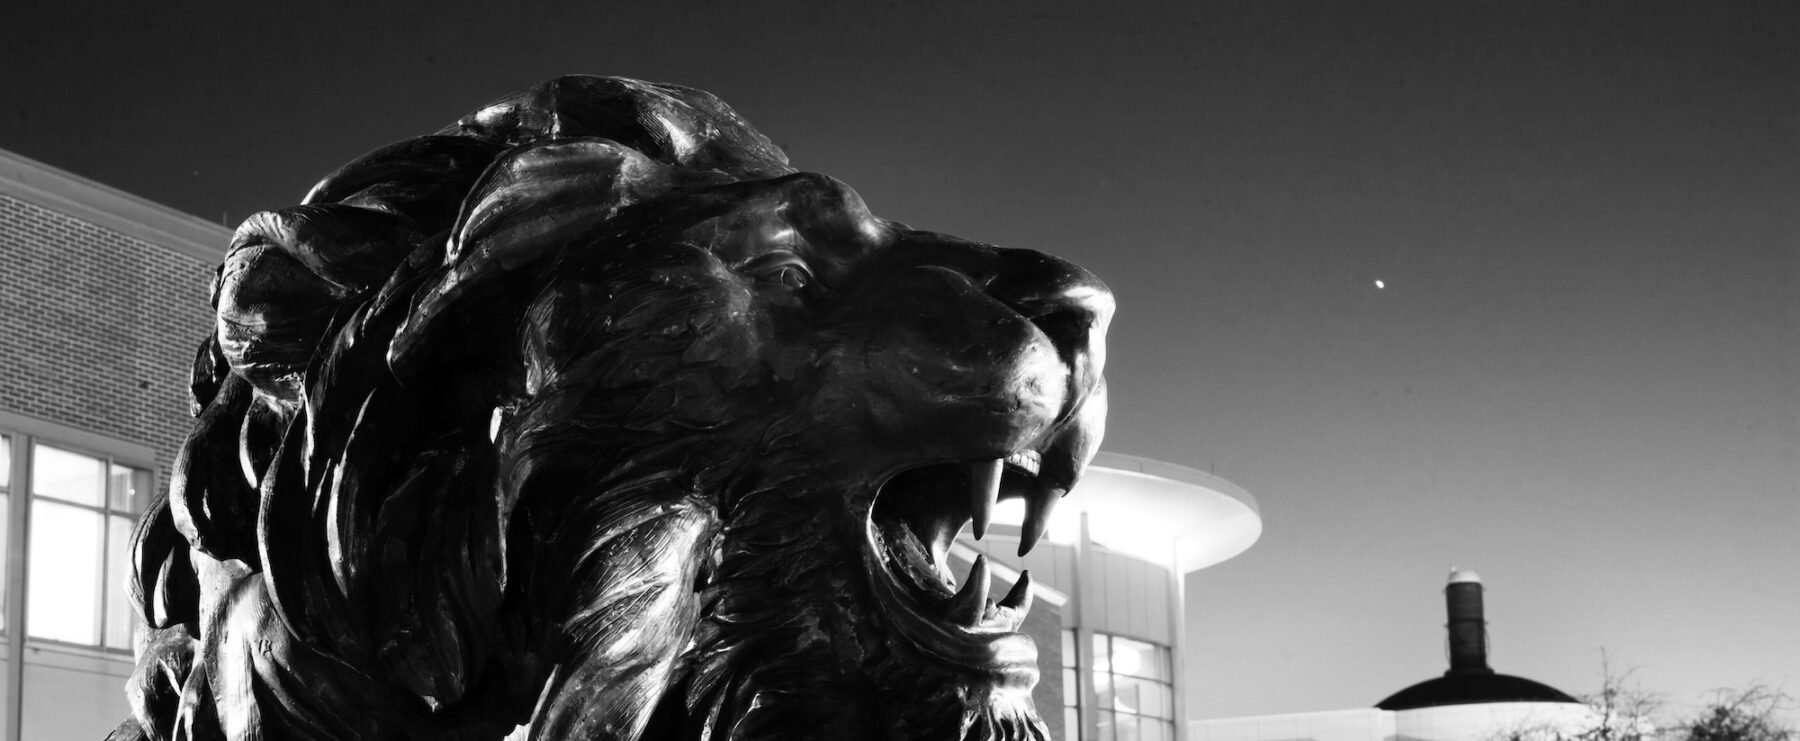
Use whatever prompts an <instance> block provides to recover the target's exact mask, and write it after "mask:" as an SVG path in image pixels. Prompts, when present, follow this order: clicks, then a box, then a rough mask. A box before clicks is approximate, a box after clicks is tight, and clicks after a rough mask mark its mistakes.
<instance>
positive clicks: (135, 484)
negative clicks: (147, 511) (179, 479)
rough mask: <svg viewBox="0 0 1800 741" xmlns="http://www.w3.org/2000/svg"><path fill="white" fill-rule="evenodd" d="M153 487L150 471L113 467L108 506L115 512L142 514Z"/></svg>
mask: <svg viewBox="0 0 1800 741" xmlns="http://www.w3.org/2000/svg"><path fill="white" fill-rule="evenodd" d="M152 486H154V484H152V483H151V481H150V472H149V471H146V470H143V469H141V468H132V467H130V466H119V465H115V466H113V467H112V485H111V486H110V487H108V491H109V494H110V495H111V496H110V497H109V499H110V501H109V502H107V506H108V507H111V508H112V509H113V511H115V512H142V511H144V503H145V502H147V501H149V499H150V494H151V492H150V489H151V487H152Z"/></svg>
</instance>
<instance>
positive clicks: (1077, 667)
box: [1062, 630, 1081, 738]
mask: <svg viewBox="0 0 1800 741" xmlns="http://www.w3.org/2000/svg"><path fill="white" fill-rule="evenodd" d="M1062 688H1063V736H1064V737H1065V738H1081V652H1080V651H1076V650H1075V631H1073V630H1065V631H1063V632H1062Z"/></svg>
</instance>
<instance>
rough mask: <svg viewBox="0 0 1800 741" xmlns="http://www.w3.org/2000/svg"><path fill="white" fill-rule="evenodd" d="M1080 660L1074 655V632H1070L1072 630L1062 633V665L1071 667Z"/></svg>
mask: <svg viewBox="0 0 1800 741" xmlns="http://www.w3.org/2000/svg"><path fill="white" fill-rule="evenodd" d="M1080 658H1081V657H1080V656H1079V655H1077V654H1076V653H1075V631H1072V630H1065V631H1063V632H1062V665H1063V666H1067V667H1073V666H1075V665H1076V663H1077V662H1078V661H1079V660H1080Z"/></svg>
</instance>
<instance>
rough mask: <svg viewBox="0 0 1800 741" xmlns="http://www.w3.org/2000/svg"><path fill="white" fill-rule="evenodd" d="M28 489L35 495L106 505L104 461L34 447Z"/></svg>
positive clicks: (37, 446)
mask: <svg viewBox="0 0 1800 741" xmlns="http://www.w3.org/2000/svg"><path fill="white" fill-rule="evenodd" d="M31 490H32V492H34V493H36V494H37V495H38V496H44V497H56V498H57V499H62V500H65V501H70V502H75V503H77V504H86V505H91V506H94V507H98V506H100V505H102V504H105V503H106V500H105V496H106V474H105V462H104V461H101V460H100V459H98V458H90V457H88V456H85V455H81V454H80V453H71V452H69V451H66V450H58V449H56V448H51V447H47V446H43V445H34V446H32V458H31Z"/></svg>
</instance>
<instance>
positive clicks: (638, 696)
mask: <svg viewBox="0 0 1800 741" xmlns="http://www.w3.org/2000/svg"><path fill="white" fill-rule="evenodd" d="M213 303H214V306H215V307H216V309H217V318H218V320H217V326H216V329H215V332H214V334H213V335H212V336H211V337H209V338H208V339H207V340H206V341H205V342H204V343H203V345H202V347H201V349H200V352H199V354H198V357H197V358H196V360H195V365H194V377H193V384H192V386H193V395H194V409H195V415H196V417H197V419H198V421H197V424H196V426H195V428H194V430H193V432H192V433H191V435H190V437H189V438H188V440H187V443H186V445H185V446H184V447H183V449H182V451H181V453H180V455H179V457H178V460H177V462H176V465H175V472H174V476H173V480H172V484H171V486H170V489H169V492H168V494H167V496H166V497H165V498H164V499H162V500H159V501H158V502H157V503H156V505H155V506H154V507H153V508H152V510H151V511H150V512H148V513H147V515H146V516H145V518H144V520H143V522H142V524H141V525H140V526H139V528H138V532H137V534H136V538H135V541H134V549H133V558H134V561H135V562H134V577H135V578H134V583H133V590H134V591H133V594H134V597H135V598H136V600H137V603H138V609H139V610H140V612H141V614H142V615H143V618H144V621H145V629H144V630H142V631H140V632H141V636H140V639H139V646H138V657H139V661H138V668H137V671H136V673H135V675H134V676H133V678H132V680H131V681H130V683H129V686H128V689H127V692H128V694H129V696H130V700H131V703H132V707H133V715H132V718H130V719H128V720H127V721H126V722H125V723H124V724H123V725H121V726H120V727H119V729H118V730H117V731H115V732H114V734H113V738H115V739H139V738H147V739H158V740H162V739H185V740H188V741H203V740H207V739H234V740H235V739H259V740H263V739H266V740H282V739H321V740H333V741H337V740H342V739H500V738H503V737H511V738H516V739H526V738H529V739H619V740H638V739H643V740H657V741H676V740H684V741H685V740H694V741H698V740H701V739H712V740H717V741H726V740H741V741H752V740H755V739H1043V738H1044V737H1045V735H1046V734H1045V730H1044V725H1043V723H1042V721H1040V720H1039V719H1038V718H1037V716H1036V714H1035V711H1034V710H1033V708H1032V707H1031V701H1030V695H1029V691H1030V688H1031V686H1032V685H1033V684H1034V683H1035V682H1036V681H1037V676H1038V675H1037V668H1036V649H1035V648H1034V647H1033V645H1032V642H1031V640H1030V638H1029V637H1026V636H1024V635H1022V634H1020V633H1018V632H1017V628H1018V622H1019V620H1021V619H1022V617H1023V614H1024V611H1025V610H1026V609H1028V607H1029V604H1028V602H1029V600H1028V596H1029V587H1028V585H1026V584H1021V585H1020V586H1016V587H1015V588H1013V590H1012V592H1011V593H1010V594H1008V595H1006V596H1005V597H1002V598H1001V599H999V600H994V599H990V598H989V595H988V594H987V589H988V583H987V582H988V580H987V577H986V575H985V571H984V569H983V566H982V565H981V564H978V565H977V566H976V569H975V571H976V572H980V573H972V574H971V575H970V578H968V579H966V583H965V584H964V586H963V587H961V588H960V589H959V588H957V587H956V580H955V579H954V577H953V576H952V575H951V574H949V573H948V569H947V568H946V566H945V564H946V555H945V554H946V549H947V548H948V546H949V544H950V543H951V541H952V540H953V539H954V538H955V537H956V536H957V534H958V532H959V531H960V530H961V529H962V528H963V527H965V526H967V525H968V524H969V523H970V522H971V521H973V522H974V528H975V530H976V532H977V534H978V535H979V534H980V531H981V530H982V529H983V528H984V527H985V523H986V519H987V517H988V516H989V512H990V511H991V507H992V506H993V502H994V501H995V499H996V498H1008V497H1018V498H1023V499H1025V500H1026V502H1027V512H1028V516H1027V523H1026V525H1025V528H1024V531H1025V534H1024V536H1023V537H1022V539H1021V540H1022V546H1021V550H1026V549H1029V548H1030V547H1031V545H1032V543H1034V542H1035V541H1036V540H1037V538H1038V536H1040V535H1041V534H1042V531H1043V528H1044V526H1045V520H1046V518H1047V517H1048V516H1049V511H1050V507H1051V505H1052V504H1054V503H1055V501H1056V500H1057V499H1058V498H1060V497H1061V496H1063V495H1064V494H1065V493H1067V492H1068V490H1069V489H1070V488H1071V487H1073V486H1074V485H1075V482H1076V480H1077V478H1078V477H1079V476H1080V474H1081V472H1082V469H1083V468H1084V466H1085V465H1086V463H1087V461H1088V460H1089V459H1090V458H1091V457H1092V455H1093V453H1094V451H1095V449H1096V447H1097V445H1098V444H1099V439H1100V436H1101V432H1102V428H1103V420H1104V416H1105V384H1104V382H1103V380H1102V378H1101V366H1102V364H1103V359H1104V354H1105V352H1104V344H1103V342H1104V340H1103V336H1104V333H1105V330H1106V326H1107V323H1108V321H1109V320H1110V317H1111V314H1112V298H1111V295H1110V294H1109V292H1108V291H1107V289H1106V287H1105V286H1104V285H1103V284H1102V283H1100V282H1099V281H1098V280H1097V279H1095V278H1094V277H1093V276H1092V275H1090V274H1089V273H1087V272H1086V271H1084V270H1082V269H1081V268H1078V267H1076V266H1074V265H1072V264H1070V263H1067V262H1064V261H1061V260H1058V259H1056V258H1052V257H1049V256H1046V255H1043V254H1040V253H1037V252H1032V251H1027V250H1015V249H1000V248H997V247H993V246H989V245H985V244H978V243H973V242H967V241H963V240H959V239H956V238H953V237H948V236H944V235H940V234H934V233H930V232H923V231H915V230H913V229H910V228H908V227H906V226H904V225H902V224H899V223H896V222H892V221H886V220H883V219H879V218H876V217H874V216H872V215H871V214H870V213H869V211H868V210H867V209H866V208H865V207H864V205H863V203H862V201H861V199H860V198H859V197H858V196H857V195H856V193H855V192H853V191H852V190H850V188H849V187H847V186H845V185H844V184H842V183H840V182H838V181H836V180H833V179H831V178H828V177H824V176H821V175H815V174H808V173H800V172H796V171H795V170H793V169H792V168H791V167H789V165H788V162H787V158H786V156H785V155H784V154H783V153H782V152H781V151H780V150H779V149H778V148H777V147H775V146H774V145H773V144H771V143H770V141H769V140H768V139H766V138H764V137H763V136H762V135H761V134H759V133H757V132H756V131H755V130H753V129H751V128H750V126H749V125H748V124H747V123H745V122H744V121H743V120H742V119H741V118H739V117H738V115H737V114H736V113H735V112H733V111H732V110H731V109H730V108H728V107H727V106H725V104H723V103H722V102H720V101H719V100H717V99H716V98H714V97H713V96H711V95H709V94H707V93H704V92H700V91H697V90H692V89H687V88H681V87H676V86H670V85H660V84H652V83H644V82H639V81H635V80H627V79H620V78H602V77H580V76H577V77H565V78H560V79H557V80H553V81H551V82H549V83H546V84H544V85H541V86H539V87H537V88H534V89H531V90H529V91H526V92H524V93H521V94H518V95H515V96H511V97H508V98H505V99H502V100H500V101H498V102H496V103H494V104H492V105H489V106H487V107H485V108H483V109H481V110H480V111H478V112H476V113H474V114H471V115H470V116H468V117H466V118H464V119H462V120H461V121H460V122H458V123H457V124H456V125H454V126H452V127H450V128H447V129H445V130H443V131H440V132H438V133H437V134H435V135H431V136H424V137H419V138H416V139H412V140H409V141H405V142H402V143H400V144H396V145H393V146H390V147H386V148H383V149H380V150H376V151H375V152H372V153H370V154H368V155H366V156H364V157H362V158H361V159H358V160H356V161H354V162H352V163H351V164H349V165H347V166H345V167H344V168H342V169H340V170H339V171H337V172H335V173H333V174H331V175H330V176H328V177H326V178H325V179H324V180H323V181H321V182H320V183H319V184H318V185H317V186H316V187H314V189H313V190H312V192H311V193H310V194H308V195H307V196H306V198H305V200H304V202H303V203H302V205H300V206H296V207H293V208H287V209H283V210H279V211H272V212H266V213H262V214H258V215H256V216H254V217H252V218H250V219H249V220H248V221H246V222H245V223H244V225H243V226H241V227H240V228H239V229H238V231H237V234H236V236H235V237H234V239H233V241H232V244H231V247H230V250H229V251H228V253H227V257H226V259H225V262H224V264H223V265H222V266H221V267H220V272H219V276H218V280H217V283H216V286H215V289H214V294H213ZM1021 581H1022V582H1025V581H1028V579H1022V580H1021Z"/></svg>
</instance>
